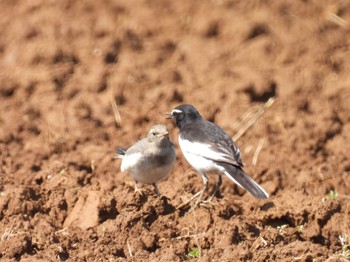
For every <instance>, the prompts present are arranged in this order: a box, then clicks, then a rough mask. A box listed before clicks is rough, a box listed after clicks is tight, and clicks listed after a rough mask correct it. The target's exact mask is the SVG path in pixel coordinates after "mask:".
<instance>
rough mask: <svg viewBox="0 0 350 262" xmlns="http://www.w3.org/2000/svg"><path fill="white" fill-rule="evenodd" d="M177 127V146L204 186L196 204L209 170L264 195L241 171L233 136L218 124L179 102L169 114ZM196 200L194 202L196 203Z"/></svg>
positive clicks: (264, 196)
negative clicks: (178, 132)
mask: <svg viewBox="0 0 350 262" xmlns="http://www.w3.org/2000/svg"><path fill="white" fill-rule="evenodd" d="M168 115H169V117H170V118H171V119H172V120H173V122H174V124H175V125H176V126H177V127H178V128H179V130H180V134H179V145H180V148H181V150H182V153H183V154H184V156H185V158H186V160H187V161H188V162H189V163H190V164H191V165H192V166H193V167H194V168H195V169H196V170H197V171H198V172H199V174H200V175H201V176H202V179H203V182H204V187H203V189H202V190H201V191H199V192H198V193H197V194H195V195H194V196H195V197H196V196H198V195H199V198H198V200H197V203H198V202H199V200H200V199H201V197H202V195H203V192H204V191H205V190H206V189H207V187H208V178H207V176H206V174H207V173H208V172H210V171H213V172H216V173H218V174H219V181H218V187H217V189H218V188H219V187H220V185H221V183H222V180H221V175H222V174H223V175H225V176H227V177H228V178H229V179H230V180H232V181H233V182H235V183H236V184H237V185H239V186H240V187H242V188H244V189H245V190H247V191H248V192H249V193H251V194H252V195H253V196H255V197H256V198H267V197H268V194H267V193H266V191H265V190H264V189H263V188H262V187H261V186H259V185H258V184H257V183H256V182H255V181H254V180H253V179H252V178H251V177H249V176H248V175H246V174H245V173H244V171H243V162H242V160H241V153H240V151H239V149H238V147H237V145H236V144H235V143H234V142H233V141H232V138H231V137H230V136H229V135H228V134H227V133H226V132H225V131H224V130H223V129H222V128H221V127H219V126H217V125H215V124H214V123H212V122H209V121H207V120H205V119H204V118H203V117H202V116H201V115H200V114H199V113H198V111H197V110H196V108H194V107H193V106H192V105H186V104H185V105H180V106H178V107H176V108H174V109H173V110H172V111H171V113H169V114H168ZM197 203H196V204H197Z"/></svg>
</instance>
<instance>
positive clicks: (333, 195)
mask: <svg viewBox="0 0 350 262" xmlns="http://www.w3.org/2000/svg"><path fill="white" fill-rule="evenodd" d="M338 195H339V194H338V192H337V191H335V190H331V191H329V193H328V194H327V197H328V199H330V200H332V199H336V198H337V197H338Z"/></svg>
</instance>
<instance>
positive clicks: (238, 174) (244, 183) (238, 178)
mask: <svg viewBox="0 0 350 262" xmlns="http://www.w3.org/2000/svg"><path fill="white" fill-rule="evenodd" d="M219 165H221V166H222V167H224V168H225V170H226V172H225V175H226V176H227V177H228V178H230V179H231V180H232V181H233V182H235V183H236V184H237V185H239V186H240V187H242V188H243V189H245V190H247V191H248V192H249V193H251V194H252V195H253V196H255V197H256V198H261V199H263V198H268V197H269V195H268V194H267V193H266V191H265V190H264V189H263V188H262V187H261V186H259V185H258V183H256V182H255V181H254V180H253V179H252V178H251V177H249V176H248V175H246V174H245V173H244V171H243V170H242V169H240V168H239V167H236V166H233V165H230V164H227V163H220V164H219Z"/></svg>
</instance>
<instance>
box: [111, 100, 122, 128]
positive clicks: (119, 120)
mask: <svg viewBox="0 0 350 262" xmlns="http://www.w3.org/2000/svg"><path fill="white" fill-rule="evenodd" d="M111 105H112V109H113V113H114V118H115V122H116V123H117V126H118V127H121V126H122V118H121V117H120V113H119V110H118V106H117V103H116V102H115V100H114V99H111Z"/></svg>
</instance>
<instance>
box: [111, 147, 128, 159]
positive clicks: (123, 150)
mask: <svg viewBox="0 0 350 262" xmlns="http://www.w3.org/2000/svg"><path fill="white" fill-rule="evenodd" d="M126 150H128V149H127V148H125V147H118V148H117V149H116V151H117V154H116V155H115V156H114V158H124V156H125V153H126Z"/></svg>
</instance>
